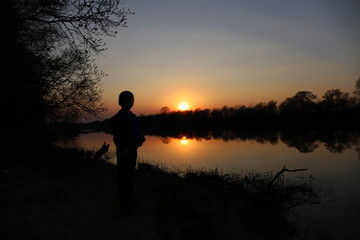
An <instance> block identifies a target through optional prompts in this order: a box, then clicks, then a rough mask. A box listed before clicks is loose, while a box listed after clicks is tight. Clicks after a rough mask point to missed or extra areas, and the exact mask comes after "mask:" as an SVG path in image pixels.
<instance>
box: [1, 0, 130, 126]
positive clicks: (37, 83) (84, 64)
mask: <svg viewBox="0 0 360 240" xmlns="http://www.w3.org/2000/svg"><path fill="white" fill-rule="evenodd" d="M0 4H1V10H2V16H1V25H0V30H1V32H2V36H1V38H0V46H1V51H2V53H4V54H3V59H2V60H3V61H2V62H4V63H5V65H3V66H2V69H1V71H2V72H1V78H2V79H1V80H2V82H4V84H5V89H6V91H7V93H6V94H5V95H4V96H2V97H4V99H2V100H4V101H5V100H6V99H9V98H14V96H13V95H16V98H15V99H14V100H13V101H11V102H9V101H6V102H7V106H6V110H8V111H9V113H10V114H11V116H13V117H12V121H17V122H21V121H23V120H20V117H21V116H23V115H24V114H23V113H21V114H20V113H18V111H19V109H23V105H24V104H25V103H31V105H29V106H27V108H26V110H25V112H26V113H27V114H28V115H31V116H36V117H33V118H34V119H33V121H34V122H39V121H44V120H57V121H59V120H70V119H72V120H74V119H77V118H79V117H84V116H94V115H95V116H96V115H97V114H99V113H100V112H102V111H103V110H104V107H103V105H102V104H101V93H102V89H101V84H100V83H101V79H102V78H103V77H104V76H105V74H104V73H103V72H102V71H100V70H98V69H97V67H96V65H95V64H94V57H95V56H98V55H99V54H101V53H102V52H103V51H104V50H106V48H105V43H104V41H103V37H104V36H115V35H116V34H117V31H116V29H117V28H119V27H126V21H127V16H128V15H129V14H132V13H131V11H130V10H126V9H124V8H121V5H122V1H121V0H113V1H107V0H89V1H78V0H66V1H60V0H47V1H43V0H32V1H30V0H5V1H1V3H0ZM15 93H19V94H18V95H17V94H15ZM19 95H20V96H19ZM4 101H2V102H4ZM29 120H30V119H28V122H31V121H29Z"/></svg>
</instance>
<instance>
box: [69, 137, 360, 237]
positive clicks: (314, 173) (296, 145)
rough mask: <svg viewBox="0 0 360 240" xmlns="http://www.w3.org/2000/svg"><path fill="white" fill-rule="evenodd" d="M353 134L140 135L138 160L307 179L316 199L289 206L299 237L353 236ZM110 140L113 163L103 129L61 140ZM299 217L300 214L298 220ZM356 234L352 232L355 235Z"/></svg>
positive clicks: (359, 208)
mask: <svg viewBox="0 0 360 240" xmlns="http://www.w3.org/2000/svg"><path fill="white" fill-rule="evenodd" d="M359 135H360V134H359V133H344V132H338V133H331V134H322V135H321V136H319V137H316V136H317V135H316V134H315V133H308V134H305V135H298V134H295V133H286V134H285V133H275V134H272V135H271V136H268V135H261V136H259V135H255V136H253V135H251V136H249V135H246V134H245V135H240V136H238V135H236V134H235V135H234V134H231V133H229V132H228V133H224V134H222V135H221V136H216V137H214V136H211V134H210V135H208V136H202V137H195V136H191V135H189V134H184V135H179V136H177V137H164V136H162V137H160V136H146V142H145V143H144V145H143V146H142V147H140V148H139V151H138V156H139V159H140V160H142V161H147V162H151V163H155V164H160V165H162V166H164V167H167V168H170V169H171V168H177V169H184V168H193V169H199V168H201V169H215V168H216V169H218V170H219V171H220V172H224V173H226V172H244V173H248V172H255V173H261V172H273V173H276V172H277V171H279V170H281V168H282V167H283V166H286V167H287V168H288V169H303V168H307V169H308V170H307V171H305V172H297V173H286V175H301V176H303V177H309V178H311V179H313V181H314V184H315V187H316V188H317V191H318V194H319V198H318V203H317V204H304V205H301V206H298V207H297V208H296V210H295V211H294V215H293V216H296V219H297V221H296V222H297V224H298V227H299V229H301V231H302V237H303V238H305V239H340V238H341V239H357V237H359V236H360V145H359V143H360V137H359ZM104 142H106V143H110V149H109V153H108V157H109V158H110V161H111V162H113V163H114V164H116V156H115V146H114V144H113V142H112V136H111V135H110V134H106V133H103V132H92V133H88V134H81V135H79V136H78V137H76V138H75V139H72V140H71V141H70V142H67V143H63V144H65V145H72V146H77V147H81V148H85V149H88V150H96V149H98V148H99V147H100V146H101V145H102V144H103V143H104ZM299 219H301V220H300V221H299ZM355 236H356V237H355Z"/></svg>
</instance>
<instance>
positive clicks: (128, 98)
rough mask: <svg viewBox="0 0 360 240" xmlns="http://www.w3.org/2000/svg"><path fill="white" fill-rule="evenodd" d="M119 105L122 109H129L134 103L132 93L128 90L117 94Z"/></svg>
mask: <svg viewBox="0 0 360 240" xmlns="http://www.w3.org/2000/svg"><path fill="white" fill-rule="evenodd" d="M119 105H120V106H121V108H122V109H124V110H130V109H131V108H132V106H133V105H134V94H132V92H130V91H123V92H121V93H120V95H119Z"/></svg>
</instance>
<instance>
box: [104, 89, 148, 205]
mask: <svg viewBox="0 0 360 240" xmlns="http://www.w3.org/2000/svg"><path fill="white" fill-rule="evenodd" d="M119 105H120V106H121V110H120V111H118V112H117V113H116V114H115V115H114V116H113V117H112V118H111V119H110V121H111V124H112V127H113V135H114V138H113V140H114V143H115V145H116V157H117V171H118V191H119V196H120V203H121V205H122V207H123V209H124V210H125V211H131V206H132V201H133V200H134V196H133V178H134V171H135V166H136V160H137V149H138V148H139V147H140V146H141V145H142V144H143V143H144V142H145V137H144V136H143V135H142V133H141V131H140V125H139V122H138V119H137V117H136V115H135V114H133V113H132V112H131V111H130V109H131V108H132V106H133V105H134V95H133V94H132V93H131V92H129V91H123V92H121V93H120V95H119Z"/></svg>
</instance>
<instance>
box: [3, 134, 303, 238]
mask: <svg viewBox="0 0 360 240" xmlns="http://www.w3.org/2000/svg"><path fill="white" fill-rule="evenodd" d="M23 140H24V139H23ZM11 146H12V147H11ZM11 146H8V148H7V149H8V151H7V154H6V158H5V159H6V160H5V161H4V162H3V164H2V166H1V175H0V176H1V183H0V187H1V193H2V194H1V199H0V201H1V206H2V209H1V210H0V211H1V212H0V214H1V220H0V226H1V227H0V234H1V236H2V239H4V240H5V239H289V238H290V237H292V236H295V235H296V229H295V228H294V227H293V225H292V223H291V222H289V221H288V218H287V212H286V211H285V210H284V209H285V208H284V205H283V203H284V202H282V201H275V200H278V199H279V198H278V196H276V197H274V196H272V195H271V194H270V195H269V194H262V193H261V194H260V193H259V191H258V189H257V190H256V189H252V190H251V189H248V188H246V187H245V185H244V184H238V183H235V182H233V184H231V183H232V181H227V180H226V179H225V178H224V177H220V176H219V175H218V174H217V173H216V172H215V173H211V172H208V173H201V172H188V173H187V174H186V176H179V175H178V174H176V173H173V172H168V171H165V170H163V169H161V168H159V167H157V166H153V165H149V164H147V163H141V164H139V165H138V169H137V171H136V178H135V195H136V198H137V199H138V202H137V203H136V204H135V206H134V213H133V214H131V215H128V214H124V213H123V212H121V211H120V209H119V205H118V195H117V186H116V169H115V166H114V165H112V164H109V163H107V162H106V161H104V160H99V159H92V158H91V153H88V152H83V151H80V150H76V149H62V148H58V147H54V146H52V145H50V144H44V142H40V143H34V142H31V143H30V142H29V144H25V145H18V146H16V145H13V144H11ZM244 179H246V178H243V180H244ZM247 179H248V181H250V182H251V181H253V182H254V181H255V182H256V181H257V182H258V183H260V182H261V178H259V176H257V177H256V176H253V179H250V178H247ZM247 186H249V184H248V185H247ZM253 190H254V191H253Z"/></svg>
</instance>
